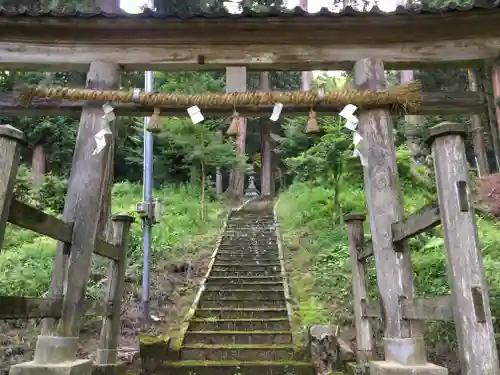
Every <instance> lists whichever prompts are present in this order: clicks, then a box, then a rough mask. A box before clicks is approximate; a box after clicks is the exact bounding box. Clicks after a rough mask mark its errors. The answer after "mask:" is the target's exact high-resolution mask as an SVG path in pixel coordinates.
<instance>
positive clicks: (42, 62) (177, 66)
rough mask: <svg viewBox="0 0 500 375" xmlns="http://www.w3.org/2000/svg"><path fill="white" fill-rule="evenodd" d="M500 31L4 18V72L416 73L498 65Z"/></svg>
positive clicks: (380, 23)
mask: <svg viewBox="0 0 500 375" xmlns="http://www.w3.org/2000/svg"><path fill="white" fill-rule="evenodd" d="M361 20H362V22H361ZM499 22H500V12H498V9H490V10H484V11H478V10H474V11H469V12H445V13H435V14H432V13H431V14H417V15H412V16H405V15H396V14H393V15H384V16H381V15H377V14H364V15H363V16H362V18H361V16H360V17H347V16H340V17H339V16H337V17H335V18H332V17H323V16H312V17H248V18H239V19H238V20H237V22H235V21H234V19H232V18H231V17H227V18H222V19H221V18H217V17H215V18H205V19H200V18H197V17H195V18H193V19H184V20H179V19H174V18H170V19H168V22H167V21H165V20H164V19H155V18H149V19H147V20H145V19H143V18H134V17H118V18H114V19H112V20H109V19H106V18H103V17H101V18H99V17H93V18H85V17H43V16H42V17H7V16H2V17H0V32H1V33H2V42H1V43H0V56H2V58H1V61H0V62H1V64H0V67H1V68H8V69H12V68H16V69H19V70H33V69H35V68H39V69H42V70H47V69H55V70H56V71H67V70H75V69H82V70H86V69H87V67H88V65H89V64H90V62H91V61H95V60H98V59H101V58H102V56H106V58H107V59H108V60H109V61H116V62H117V63H119V64H120V65H122V66H123V67H124V69H128V70H133V71H143V70H181V71H189V70H207V71H213V70H218V69H220V70H223V69H225V67H226V66H246V67H247V68H248V69H260V70H287V69H290V70H296V71H297V70H316V69H318V70H345V69H349V68H351V67H352V63H353V62H355V61H357V60H360V59H362V58H365V57H366V56H371V57H373V58H375V59H380V60H384V61H387V63H386V66H387V67H388V68H390V69H403V68H415V67H421V66H422V65H426V64H432V63H446V62H450V61H459V62H464V63H470V62H471V61H477V62H480V61H481V60H486V59H493V58H495V57H496V56H497V54H498V50H499V49H500V31H499V30H498V24H499ZM478 25H479V26H480V27H478ZM130 30H134V33H130ZM352 30H356V32H355V33H353V32H352ZM123 35H127V38H123ZM332 35H342V38H332V37H331V36H332ZM47 71H48V70H47Z"/></svg>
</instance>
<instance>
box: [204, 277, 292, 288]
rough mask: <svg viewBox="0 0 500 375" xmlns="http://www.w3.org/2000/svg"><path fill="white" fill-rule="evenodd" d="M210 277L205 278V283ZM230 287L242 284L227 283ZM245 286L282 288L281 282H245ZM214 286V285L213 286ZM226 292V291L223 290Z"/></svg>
mask: <svg viewBox="0 0 500 375" xmlns="http://www.w3.org/2000/svg"><path fill="white" fill-rule="evenodd" d="M210 279H211V278H210V277H208V278H207V282H208V281H210ZM228 284H229V285H230V286H232V285H238V284H242V283H228ZM228 284H224V285H225V286H227V285H228ZM245 285H253V286H257V287H258V286H269V285H275V286H278V287H279V286H281V287H283V281H249V282H246V283H245ZM214 286H215V285H214ZM218 286H221V285H218ZM224 290H226V289H224Z"/></svg>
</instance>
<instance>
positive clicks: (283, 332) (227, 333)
mask: <svg viewBox="0 0 500 375" xmlns="http://www.w3.org/2000/svg"><path fill="white" fill-rule="evenodd" d="M191 333H196V334H200V333H201V334H204V335H289V334H291V333H292V332H291V331H192V332H191Z"/></svg>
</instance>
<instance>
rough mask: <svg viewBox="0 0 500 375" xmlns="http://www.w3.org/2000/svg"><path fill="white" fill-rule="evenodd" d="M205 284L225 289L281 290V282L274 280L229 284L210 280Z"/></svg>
mask: <svg viewBox="0 0 500 375" xmlns="http://www.w3.org/2000/svg"><path fill="white" fill-rule="evenodd" d="M207 286H209V287H212V286H216V287H217V288H219V289H221V290H226V289H235V288H238V289H244V290H257V289H259V290H263V291H279V290H283V282H280V281H278V282H276V281H271V282H267V281H255V282H248V283H244V284H234V283H232V284H230V283H225V284H221V283H211V282H210V281H208V282H207Z"/></svg>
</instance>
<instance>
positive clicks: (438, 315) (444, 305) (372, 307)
mask: <svg viewBox="0 0 500 375" xmlns="http://www.w3.org/2000/svg"><path fill="white" fill-rule="evenodd" d="M362 308H363V316H364V317H366V318H380V317H382V315H381V312H380V311H381V310H380V305H379V302H378V301H374V302H372V303H368V302H364V303H363V306H362ZM401 310H402V314H403V317H404V318H405V319H413V320H425V321H430V320H445V321H452V320H453V316H454V315H453V301H452V298H451V296H439V297H432V298H416V299H413V300H402V301H401Z"/></svg>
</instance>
